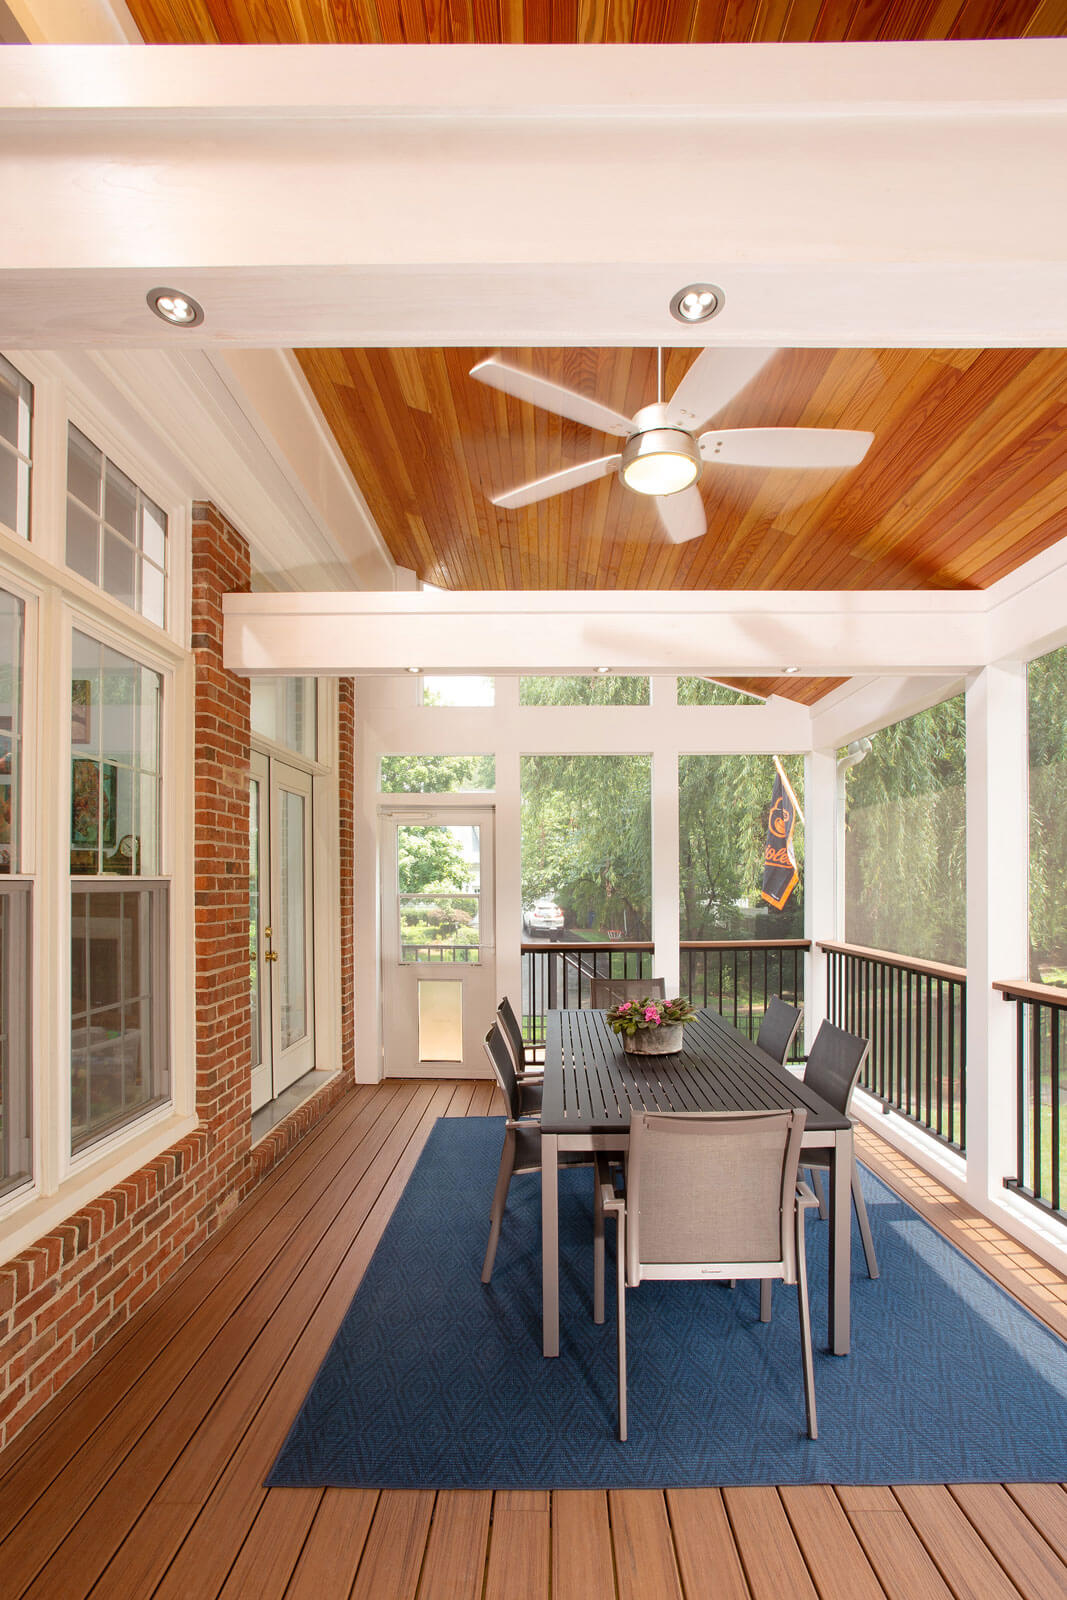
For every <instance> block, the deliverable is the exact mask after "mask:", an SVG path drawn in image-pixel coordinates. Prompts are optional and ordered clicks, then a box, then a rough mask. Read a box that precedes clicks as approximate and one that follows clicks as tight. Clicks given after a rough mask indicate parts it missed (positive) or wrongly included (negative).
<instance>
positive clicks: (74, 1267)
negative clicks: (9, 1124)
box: [0, 504, 354, 1446]
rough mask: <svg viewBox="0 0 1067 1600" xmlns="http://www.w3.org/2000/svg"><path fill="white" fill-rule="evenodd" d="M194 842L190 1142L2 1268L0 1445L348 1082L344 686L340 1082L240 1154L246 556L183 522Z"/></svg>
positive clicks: (225, 527)
mask: <svg viewBox="0 0 1067 1600" xmlns="http://www.w3.org/2000/svg"><path fill="white" fill-rule="evenodd" d="M192 572H193V593H192V639H191V642H192V646H193V651H194V655H195V661H196V689H195V733H194V739H195V752H194V768H195V794H196V798H195V811H194V832H193V870H194V874H195V878H194V921H195V941H196V995H195V1040H196V1108H197V1114H198V1116H199V1118H200V1127H199V1128H198V1129H197V1130H196V1132H195V1133H193V1134H191V1135H190V1136H189V1137H188V1138H186V1139H183V1140H182V1141H181V1142H180V1143H179V1144H176V1145H174V1146H173V1147H172V1148H171V1149H169V1150H167V1151H165V1152H164V1154H162V1155H161V1156H158V1157H157V1158H156V1159H155V1160H154V1161H151V1162H149V1163H148V1165H147V1166H145V1167H142V1168H141V1169H140V1170H139V1171H138V1172H136V1173H134V1174H133V1175H132V1176H131V1177H129V1178H128V1179H126V1181H125V1182H123V1183H120V1184H118V1185H117V1186H116V1187H115V1188H114V1189H111V1190H109V1191H108V1192H107V1193H106V1194H104V1195H101V1196H100V1197H99V1199H97V1200H94V1201H93V1202H92V1203H91V1204H89V1205H86V1206H85V1207H84V1208H83V1209H82V1210H81V1211H79V1212H77V1213H76V1214H75V1215H74V1216H72V1217H70V1218H68V1219H67V1220H66V1221H65V1222H63V1223H61V1224H60V1225H59V1226H58V1227H56V1228H54V1229H53V1230H52V1231H51V1232H50V1233H49V1234H47V1235H46V1236H45V1237H44V1238H42V1239H40V1240H38V1241H37V1242H36V1243H35V1244H34V1245H32V1246H31V1247H30V1248H29V1249H27V1250H25V1251H23V1252H22V1254H21V1255H19V1256H17V1257H16V1258H15V1259H14V1260H13V1261H9V1262H7V1263H5V1265H3V1266H2V1267H0V1446H2V1445H4V1444H6V1443H8V1442H9V1441H10V1440H11V1439H13V1438H14V1436H15V1434H16V1433H18V1432H19V1431H20V1429H22V1428H23V1427H24V1426H25V1425H26V1424H27V1423H28V1422H29V1421H30V1419H31V1418H32V1417H33V1416H35V1415H36V1414H37V1412H39V1411H40V1410H41V1408H42V1407H43V1406H45V1405H46V1404H47V1402H48V1401H49V1400H50V1399H52V1397H53V1396H54V1395H56V1394H57V1393H58V1391H59V1390H60V1389H61V1388H62V1387H63V1385H64V1384H65V1383H66V1382H68V1381H69V1379H70V1378H71V1377H73V1375H74V1374H75V1373H76V1372H77V1371H78V1370H79V1369H80V1368H81V1367H82V1366H84V1365H85V1363H86V1362H87V1361H88V1360H89V1359H90V1358H91V1357H92V1356H93V1354H94V1353H95V1352H96V1351H97V1350H98V1349H100V1347H101V1346H102V1345H103V1344H104V1343H105V1342H106V1341H107V1339H108V1338H109V1337H110V1336H111V1335H112V1334H113V1333H114V1332H115V1331H116V1330H117V1329H118V1328H120V1327H121V1326H122V1324H123V1323H124V1322H125V1321H126V1320H127V1319H128V1318H129V1317H130V1316H131V1315H132V1314H133V1312H135V1311H136V1310H137V1309H138V1307H139V1306H141V1305H143V1304H144V1302H145V1301H146V1300H147V1299H149V1297H150V1296H151V1295H153V1294H154V1293H155V1292H156V1290H157V1289H158V1288H159V1287H160V1285H161V1284H163V1283H164V1282H165V1281H166V1280H167V1279H168V1278H169V1277H170V1276H171V1275H172V1273H174V1272H175V1271H176V1270H177V1269H178V1268H179V1267H180V1266H181V1264H182V1262H183V1261H185V1260H186V1258H187V1257H188V1256H189V1255H190V1254H191V1253H192V1252H193V1251H194V1250H196V1249H197V1248H198V1246H200V1245H201V1244H203V1242H204V1241H205V1240H206V1239H207V1238H208V1237H209V1236H210V1235H211V1234H212V1233H213V1232H214V1231H215V1230H216V1229H217V1228H218V1226H219V1223H220V1221H221V1220H222V1219H223V1218H224V1217H225V1216H226V1215H227V1214H228V1212H229V1211H231V1210H232V1209H233V1207H234V1206H235V1205H236V1204H237V1202H238V1201H239V1200H240V1199H241V1198H242V1196H243V1195H244V1194H246V1193H247V1192H248V1190H249V1189H250V1188H251V1187H252V1185H253V1184H255V1183H256V1182H257V1181H258V1180H259V1178H261V1177H262V1176H263V1174H264V1173H265V1172H267V1171H269V1170H270V1168H271V1167H272V1166H273V1165H274V1164H275V1163H276V1161H277V1160H278V1159H279V1158H280V1157H281V1156H282V1155H284V1153H285V1151H286V1150H287V1149H289V1148H290V1147H291V1146H292V1145H293V1144H294V1143H296V1142H297V1141H298V1139H299V1138H300V1137H301V1136H302V1135H303V1134H304V1133H305V1132H306V1131H307V1129H308V1128H309V1127H310V1126H311V1125H312V1124H313V1123H314V1122H315V1121H316V1120H317V1119H318V1118H319V1117H320V1116H321V1115H322V1114H323V1112H324V1111H325V1110H326V1109H327V1108H328V1107H329V1106H330V1105H332V1104H333V1103H334V1102H335V1101H336V1100H337V1099H338V1098H339V1097H340V1095H341V1094H343V1093H345V1092H346V1091H347V1090H348V1089H349V1088H350V1087H351V1086H352V1081H353V1043H352V990H353V950H352V872H353V853H352V843H353V840H352V827H353V817H352V804H353V794H352V777H353V775H352V760H353V742H354V741H353V735H354V727H353V717H354V710H353V685H352V683H351V680H347V681H345V682H343V683H342V685H341V694H340V702H341V730H340V772H339V778H340V791H341V793H340V801H341V836H340V841H339V843H340V895H341V912H342V920H341V930H342V979H341V995H342V1012H343V1018H344V1031H343V1039H344V1053H343V1058H342V1061H343V1067H344V1071H343V1073H342V1075H341V1076H340V1077H339V1078H337V1079H335V1080H333V1082H332V1083H331V1084H330V1085H329V1086H328V1087H327V1089H326V1090H325V1091H323V1092H322V1093H320V1094H319V1095H317V1096H316V1097H315V1098H314V1099H313V1100H309V1101H306V1102H305V1103H304V1104H303V1105H302V1106H300V1107H299V1108H298V1110H297V1111H296V1112H294V1113H293V1115H292V1116H291V1117H290V1118H287V1119H286V1121H285V1122H283V1123H281V1124H280V1125H279V1126H278V1127H277V1128H276V1129H275V1130H273V1132H272V1134H271V1137H270V1138H269V1139H267V1140H264V1141H263V1142H262V1143H261V1144H260V1145H258V1146H257V1147H256V1150H255V1152H254V1153H253V1152H252V1150H251V1130H250V1124H251V1100H250V1074H251V1048H250V1026H251V1015H250V997H249V989H248V772H249V751H250V730H249V689H248V683H247V680H244V679H241V678H238V677H236V676H234V675H233V674H232V673H228V672H226V671H225V669H224V668H223V665H222V596H223V595H224V594H226V593H228V592H243V591H247V590H248V588H249V587H250V563H249V553H248V545H247V543H246V541H245V540H244V539H243V538H242V537H241V535H240V534H239V533H238V532H237V531H236V529H234V528H233V527H232V526H231V525H230V524H229V523H228V522H227V521H226V519H225V518H224V517H222V516H221V515H220V514H219V512H218V511H216V509H215V508H214V507H213V506H210V505H203V504H202V505H197V506H195V507H194V514H193V527H192Z"/></svg>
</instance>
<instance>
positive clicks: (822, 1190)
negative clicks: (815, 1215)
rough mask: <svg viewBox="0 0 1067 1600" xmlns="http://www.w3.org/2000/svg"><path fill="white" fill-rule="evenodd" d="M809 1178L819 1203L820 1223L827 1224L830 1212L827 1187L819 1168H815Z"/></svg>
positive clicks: (810, 1172)
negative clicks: (827, 1203) (827, 1201)
mask: <svg viewBox="0 0 1067 1600" xmlns="http://www.w3.org/2000/svg"><path fill="white" fill-rule="evenodd" d="M808 1176H809V1178H810V1179H811V1186H812V1188H813V1189H814V1190H815V1194H816V1197H817V1199H818V1202H819V1220H820V1222H825V1221H826V1219H827V1217H828V1216H829V1215H830V1212H829V1210H828V1208H827V1205H826V1186H825V1184H824V1183H823V1181H822V1173H821V1172H820V1170H819V1168H818V1167H813V1168H811V1170H810V1171H809V1173H808Z"/></svg>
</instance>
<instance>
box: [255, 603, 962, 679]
mask: <svg viewBox="0 0 1067 1600" xmlns="http://www.w3.org/2000/svg"><path fill="white" fill-rule="evenodd" d="M986 634H987V618H986V615H985V602H984V599H983V597H982V596H981V595H975V594H974V593H971V592H960V593H946V592H944V591H939V592H937V593H933V594H913V593H907V594H899V593H898V594H887V593H883V594H873V593H847V594H838V593H834V592H819V593H813V592H806V593H785V592H775V591H762V592H759V593H756V592H747V593H726V592H721V591H716V592H703V593H685V594H678V593H670V592H657V593H647V592H644V591H629V592H627V591H616V592H614V593H604V594H590V593H584V592H583V593H576V592H570V591H566V592H565V591H555V590H551V591H537V592H535V591H525V592H523V593H511V594H508V593H495V592H494V593H481V592H479V593H474V592H469V593H450V594H443V593H437V594H434V593H426V592H422V593H419V594H396V593H389V594H320V595H313V594H301V595H231V596H228V597H227V600H226V629H225V660H226V665H227V666H228V667H230V668H232V669H233V670H234V671H237V672H247V673H249V674H251V675H255V674H257V673H261V674H262V673H276V672H293V673H314V674H322V675H331V674H348V673H355V674H358V675H365V674H373V673H397V672H404V671H406V670H409V669H410V668H412V667H419V668H421V669H422V670H424V671H427V672H439V671H455V672H459V671H464V672H472V673H473V672H478V673H482V672H484V673H508V672H518V671H530V672H560V673H567V672H590V671H595V670H596V668H597V667H599V666H608V667H611V668H613V669H614V670H615V671H630V672H639V673H646V672H647V673H689V672H696V673H707V674H711V675H712V676H715V677H738V676H756V677H765V676H775V677H777V676H778V675H779V674H780V673H781V672H782V670H783V668H785V667H787V666H797V667H799V669H800V671H801V672H802V673H803V674H805V675H808V676H814V677H824V676H841V675H844V676H852V675H854V674H857V673H860V674H882V673H891V674H902V673H907V674H934V675H936V676H938V677H945V676H949V677H954V676H959V675H960V674H962V673H964V672H966V671H968V670H973V668H975V667H976V666H979V665H981V664H983V663H984V661H985V659H986Z"/></svg>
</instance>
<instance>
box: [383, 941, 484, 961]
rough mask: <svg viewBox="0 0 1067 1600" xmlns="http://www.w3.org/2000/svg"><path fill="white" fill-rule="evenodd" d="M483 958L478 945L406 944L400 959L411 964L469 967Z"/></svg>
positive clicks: (402, 946)
mask: <svg viewBox="0 0 1067 1600" xmlns="http://www.w3.org/2000/svg"><path fill="white" fill-rule="evenodd" d="M481 958H482V947H481V945H478V944H444V943H441V944H404V945H401V947H400V959H401V960H402V961H410V962H416V961H417V962H423V963H426V962H433V961H438V962H444V963H445V964H447V965H453V966H454V965H455V964H456V963H457V962H458V963H459V965H460V966H469V965H472V964H476V963H477V962H479V961H480V960H481Z"/></svg>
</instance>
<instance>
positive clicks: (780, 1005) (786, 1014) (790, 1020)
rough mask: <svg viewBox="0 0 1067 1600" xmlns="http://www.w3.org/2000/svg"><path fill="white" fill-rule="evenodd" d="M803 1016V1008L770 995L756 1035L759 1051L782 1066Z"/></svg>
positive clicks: (777, 996)
mask: <svg viewBox="0 0 1067 1600" xmlns="http://www.w3.org/2000/svg"><path fill="white" fill-rule="evenodd" d="M803 1015H804V1007H803V1006H791V1005H790V1004H789V1003H788V1001H786V1000H783V999H782V997H781V995H777V994H774V995H772V996H771V998H770V999H769V1000H768V1002H767V1009H766V1011H765V1012H764V1013H763V1021H762V1022H761V1023H760V1025H759V1033H757V1035H756V1043H757V1044H758V1045H759V1047H760V1049H761V1050H766V1052H767V1054H768V1055H769V1056H773V1057H774V1059H775V1061H779V1062H781V1063H782V1064H783V1065H784V1064H785V1058H786V1056H787V1055H788V1054H789V1050H790V1046H791V1045H792V1043H793V1040H794V1039H795V1038H796V1032H797V1029H798V1028H799V1027H800V1019H801V1017H802V1016H803Z"/></svg>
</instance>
